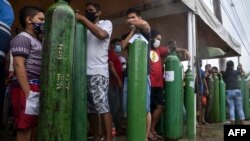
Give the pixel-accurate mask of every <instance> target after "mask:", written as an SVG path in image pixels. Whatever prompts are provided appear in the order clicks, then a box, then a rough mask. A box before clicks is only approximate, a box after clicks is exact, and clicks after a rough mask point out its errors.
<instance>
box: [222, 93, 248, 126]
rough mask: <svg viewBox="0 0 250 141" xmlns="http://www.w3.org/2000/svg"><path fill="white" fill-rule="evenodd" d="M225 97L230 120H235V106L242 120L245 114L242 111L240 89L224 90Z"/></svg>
mask: <svg viewBox="0 0 250 141" xmlns="http://www.w3.org/2000/svg"><path fill="white" fill-rule="evenodd" d="M226 99H227V103H228V108H229V117H230V120H231V121H235V108H236V110H237V112H238V115H239V118H240V120H244V119H245V116H244V112H243V106H242V105H243V104H242V103H243V102H242V94H241V91H240V89H234V90H226Z"/></svg>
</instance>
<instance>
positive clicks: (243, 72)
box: [239, 64, 246, 76]
mask: <svg viewBox="0 0 250 141" xmlns="http://www.w3.org/2000/svg"><path fill="white" fill-rule="evenodd" d="M239 65H240V75H241V76H245V74H246V73H245V71H244V70H243V68H242V64H239Z"/></svg>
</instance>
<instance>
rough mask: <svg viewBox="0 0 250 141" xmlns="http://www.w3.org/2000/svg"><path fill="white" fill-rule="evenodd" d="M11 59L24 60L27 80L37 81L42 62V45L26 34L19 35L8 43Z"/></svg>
mask: <svg viewBox="0 0 250 141" xmlns="http://www.w3.org/2000/svg"><path fill="white" fill-rule="evenodd" d="M10 47H11V52H12V55H13V57H15V56H23V57H25V58H26V61H25V67H26V71H27V75H28V78H29V79H39V78H40V71H41V61H42V44H41V42H40V41H39V40H38V39H36V38H34V37H32V36H31V35H30V34H28V33H26V32H21V33H19V34H18V35H17V36H16V37H15V38H13V39H12V40H11V42H10Z"/></svg>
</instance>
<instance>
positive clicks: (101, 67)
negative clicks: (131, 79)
mask: <svg viewBox="0 0 250 141" xmlns="http://www.w3.org/2000/svg"><path fill="white" fill-rule="evenodd" d="M85 8H86V10H85V16H83V15H81V14H79V13H78V12H77V13H76V19H77V20H78V21H80V22H82V23H83V24H84V25H85V26H86V27H87V29H88V30H87V92H88V93H87V95H88V96H87V97H88V118H89V123H90V129H91V131H92V133H93V135H94V138H95V141H100V135H99V127H98V125H99V124H98V121H99V119H98V114H99V115H100V116H101V119H102V122H103V124H102V125H104V130H105V141H112V134H111V132H112V117H111V114H110V109H109V102H108V85H109V69H108V48H109V41H110V37H111V34H112V28H113V27H112V23H111V21H109V20H101V19H100V16H101V9H100V6H99V5H98V4H97V3H87V4H86V6H85Z"/></svg>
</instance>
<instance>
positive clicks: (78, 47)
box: [71, 22, 87, 141]
mask: <svg viewBox="0 0 250 141" xmlns="http://www.w3.org/2000/svg"><path fill="white" fill-rule="evenodd" d="M73 59H74V63H73V103H72V104H73V105H72V138H71V140H72V141H86V140H87V83H86V82H87V81H86V80H87V76H86V62H87V47H86V28H85V27H84V26H83V25H82V24H81V23H80V22H78V23H76V28H75V47H74V58H73Z"/></svg>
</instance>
